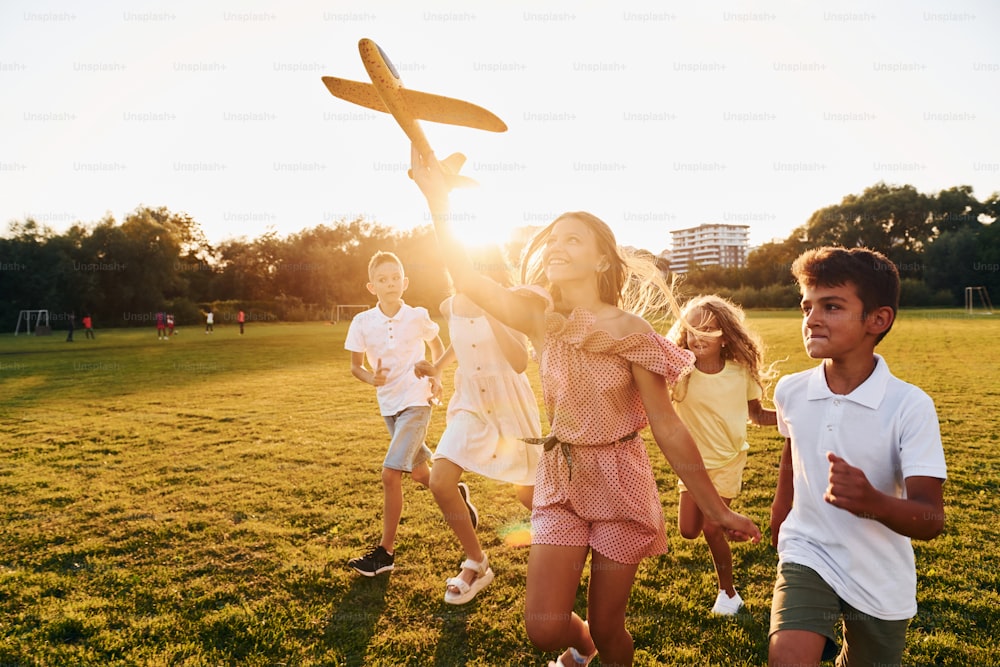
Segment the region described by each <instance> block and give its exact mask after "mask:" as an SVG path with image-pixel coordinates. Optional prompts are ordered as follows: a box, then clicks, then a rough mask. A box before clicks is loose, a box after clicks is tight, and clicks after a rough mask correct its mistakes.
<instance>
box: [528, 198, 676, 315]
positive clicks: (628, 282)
mask: <svg viewBox="0 0 1000 667" xmlns="http://www.w3.org/2000/svg"><path fill="white" fill-rule="evenodd" d="M566 218H576V219H577V220H580V221H581V222H583V223H584V224H585V225H587V227H589V228H590V229H591V230H592V231H593V232H594V236H595V238H596V239H597V247H598V250H599V252H600V253H601V254H603V255H605V256H606V257H607V259H608V263H609V267H608V269H607V270H606V271H603V272H602V273H601V274H600V276H599V277H598V284H597V287H598V291H599V293H600V299H601V301H603V302H604V303H607V304H611V305H612V306H617V307H619V308H621V309H622V310H626V311H628V312H630V313H633V314H635V315H639V316H641V317H644V318H646V319H647V320H652V322H653V323H654V326H655V323H656V321H657V320H660V319H662V318H664V317H665V316H667V315H668V314H672V315H673V316H674V317H675V318H679V317H680V306H679V305H678V303H677V300H676V298H675V297H674V293H673V289H672V288H671V286H670V285H668V284H667V281H666V279H664V277H663V274H662V273H661V272H660V269H659V267H657V266H656V263H655V262H654V261H653V260H652V259H651V257H646V256H643V255H638V254H634V253H630V252H628V251H626V250H625V249H623V248H620V247H619V246H618V243H617V241H616V240H615V234H614V232H613V231H611V227H609V226H608V224H607V223H606V222H604V221H603V220H601V219H600V218H598V217H597V216H596V215H594V214H592V213H587V212H585V211H575V212H570V213H563V214H562V215H560V216H559V217H557V218H556V219H555V220H553V221H552V222H551V223H549V224H548V226H546V227H545V228H544V229H542V230H541V231H539V232H538V233H536V234H535V236H534V237H533V238H532V239H531V241H530V242H529V243H528V245H527V246H526V247H525V248H524V252H523V253H522V256H521V257H522V259H521V282H522V283H523V284H526V285H539V286H541V287H544V288H545V289H546V290H547V291H548V292H549V294H551V295H552V299H553V301H555V302H557V303H558V302H559V301H560V297H561V295H560V293H559V288H558V287H557V286H556V285H552V284H551V283H549V281H548V279H547V278H546V276H545V266H544V265H543V263H542V249H543V248H544V247H545V241H546V239H548V237H549V234H551V233H552V228H553V227H554V226H555V225H556V223H558V222H560V221H561V220H564V219H566Z"/></svg>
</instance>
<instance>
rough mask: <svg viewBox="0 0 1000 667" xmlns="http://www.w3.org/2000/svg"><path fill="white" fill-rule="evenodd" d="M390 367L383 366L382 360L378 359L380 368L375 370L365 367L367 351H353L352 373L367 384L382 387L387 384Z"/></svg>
mask: <svg viewBox="0 0 1000 667" xmlns="http://www.w3.org/2000/svg"><path fill="white" fill-rule="evenodd" d="M388 372H389V369H388V368H382V360H381V359H379V360H378V368H376V369H375V370H374V371H371V370H368V369H367V368H365V353H364V352H351V375H353V376H354V377H356V378H358V379H359V380H361V381H362V382H364V383H365V384H370V385H373V386H375V387H381V386H382V385H384V384H385V381H386V375H387V374H388Z"/></svg>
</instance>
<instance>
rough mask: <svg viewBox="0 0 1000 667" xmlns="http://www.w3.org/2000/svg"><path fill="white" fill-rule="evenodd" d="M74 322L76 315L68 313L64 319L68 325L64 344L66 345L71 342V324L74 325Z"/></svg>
mask: <svg viewBox="0 0 1000 667" xmlns="http://www.w3.org/2000/svg"><path fill="white" fill-rule="evenodd" d="M74 320H76V315H75V314H74V313H70V314H69V316H68V317H67V318H66V323H67V324H68V325H69V331H68V332H67V333H66V342H67V343H72V342H73V324H74Z"/></svg>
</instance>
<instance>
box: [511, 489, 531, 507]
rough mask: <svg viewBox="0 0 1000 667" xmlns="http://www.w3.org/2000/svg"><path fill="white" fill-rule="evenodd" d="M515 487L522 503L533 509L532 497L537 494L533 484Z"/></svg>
mask: <svg viewBox="0 0 1000 667" xmlns="http://www.w3.org/2000/svg"><path fill="white" fill-rule="evenodd" d="M514 488H515V493H517V499H518V500H519V501H521V504H522V505H524V506H525V507H526V508H528V509H529V510H530V509H531V504H532V503H531V499H532V498H533V497H534V495H535V487H533V486H516V487H514Z"/></svg>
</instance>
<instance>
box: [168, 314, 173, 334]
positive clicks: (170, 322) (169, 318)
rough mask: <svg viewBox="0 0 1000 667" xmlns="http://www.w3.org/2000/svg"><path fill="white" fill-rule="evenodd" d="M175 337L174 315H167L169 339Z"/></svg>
mask: <svg viewBox="0 0 1000 667" xmlns="http://www.w3.org/2000/svg"><path fill="white" fill-rule="evenodd" d="M173 335H174V314H173V313H167V338H171V337H172V336H173Z"/></svg>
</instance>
